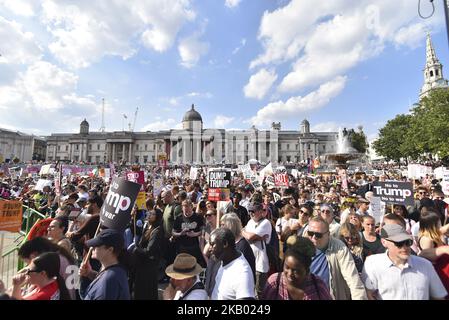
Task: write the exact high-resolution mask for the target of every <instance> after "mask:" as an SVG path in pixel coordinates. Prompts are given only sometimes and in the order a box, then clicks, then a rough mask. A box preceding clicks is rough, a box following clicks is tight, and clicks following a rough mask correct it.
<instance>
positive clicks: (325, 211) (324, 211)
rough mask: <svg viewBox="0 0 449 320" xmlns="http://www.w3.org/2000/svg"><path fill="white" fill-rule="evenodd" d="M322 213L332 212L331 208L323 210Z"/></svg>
mask: <svg viewBox="0 0 449 320" xmlns="http://www.w3.org/2000/svg"><path fill="white" fill-rule="evenodd" d="M321 212H322V213H331V211H330V210H321Z"/></svg>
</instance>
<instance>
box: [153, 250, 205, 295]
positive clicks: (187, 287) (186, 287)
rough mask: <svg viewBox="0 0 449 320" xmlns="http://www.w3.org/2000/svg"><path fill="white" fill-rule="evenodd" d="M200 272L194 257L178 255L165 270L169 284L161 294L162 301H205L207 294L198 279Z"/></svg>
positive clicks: (201, 269)
mask: <svg viewBox="0 0 449 320" xmlns="http://www.w3.org/2000/svg"><path fill="white" fill-rule="evenodd" d="M202 271H203V268H202V267H201V266H200V265H199V264H198V263H197V262H196V258H195V257H194V256H192V255H190V254H188V253H180V254H178V255H177V256H176V258H175V261H174V262H173V264H171V265H169V266H168V267H167V268H166V269H165V273H166V274H167V276H169V277H170V282H169V285H168V286H167V288H166V289H165V290H164V292H163V294H162V296H163V298H164V300H207V299H208V297H207V292H206V290H205V289H204V285H203V283H202V282H201V281H200V279H199V277H198V275H199V274H200V273H201V272H202Z"/></svg>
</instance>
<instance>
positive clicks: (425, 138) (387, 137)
mask: <svg viewBox="0 0 449 320" xmlns="http://www.w3.org/2000/svg"><path fill="white" fill-rule="evenodd" d="M373 147H374V149H375V150H376V153H377V154H379V155H381V156H384V157H385V158H387V159H388V160H395V161H399V159H400V158H407V159H409V158H410V159H414V160H415V159H419V158H420V157H422V156H425V155H426V154H432V155H438V156H439V157H440V158H447V157H449V90H447V89H437V90H433V91H432V92H431V93H430V95H429V96H428V97H425V98H423V99H422V100H421V101H420V103H419V104H416V105H415V107H414V108H413V109H412V110H411V114H408V115H403V114H400V115H397V116H396V117H395V118H394V119H392V120H389V121H388V122H387V124H386V125H385V126H384V127H383V128H381V129H380V130H379V139H378V140H377V141H375V142H374V144H373Z"/></svg>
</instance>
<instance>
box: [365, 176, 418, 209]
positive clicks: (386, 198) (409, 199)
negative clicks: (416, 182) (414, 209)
mask: <svg viewBox="0 0 449 320" xmlns="http://www.w3.org/2000/svg"><path fill="white" fill-rule="evenodd" d="M373 192H374V196H375V197H379V198H380V200H381V201H383V202H385V203H387V204H402V205H405V206H413V205H414V204H415V201H414V199H413V185H412V183H411V182H399V181H389V182H380V181H376V182H374V183H373Z"/></svg>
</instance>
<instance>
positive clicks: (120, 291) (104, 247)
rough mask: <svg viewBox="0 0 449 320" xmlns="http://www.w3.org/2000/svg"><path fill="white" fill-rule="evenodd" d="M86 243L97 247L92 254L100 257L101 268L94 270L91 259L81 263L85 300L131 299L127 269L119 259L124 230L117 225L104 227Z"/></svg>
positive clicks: (121, 253)
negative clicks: (115, 227)
mask: <svg viewBox="0 0 449 320" xmlns="http://www.w3.org/2000/svg"><path fill="white" fill-rule="evenodd" d="M86 245H87V246H88V247H93V248H94V249H93V252H92V258H93V259H97V260H98V261H100V263H101V271H100V272H96V271H94V270H92V267H91V265H90V263H89V262H83V263H82V264H81V266H80V276H81V288H80V294H81V296H82V298H83V300H130V293H129V286H128V275H127V271H126V269H125V267H124V266H123V265H122V264H121V263H120V262H121V261H120V259H121V256H122V255H123V254H124V240H123V235H122V233H121V232H119V231H117V230H114V229H106V230H102V231H101V232H100V233H99V234H98V235H97V236H96V237H95V238H93V239H91V240H89V241H87V242H86ZM86 287H87V288H86Z"/></svg>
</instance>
